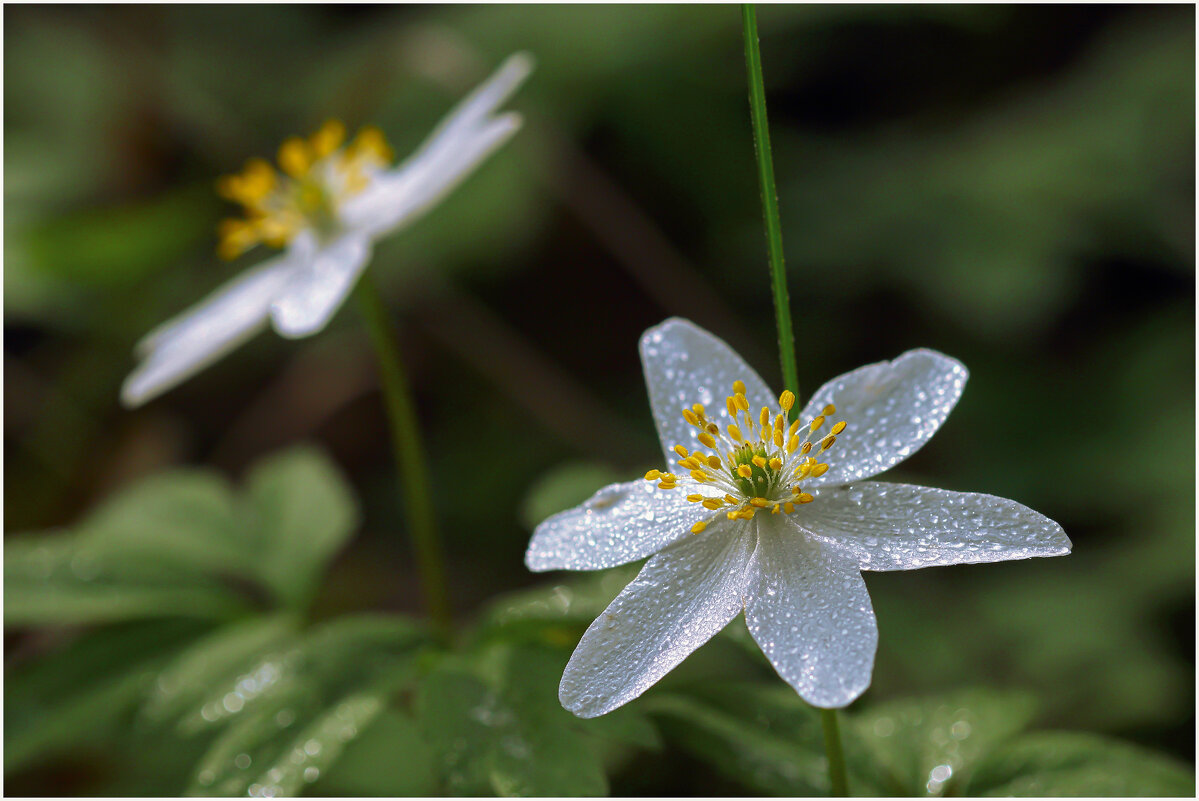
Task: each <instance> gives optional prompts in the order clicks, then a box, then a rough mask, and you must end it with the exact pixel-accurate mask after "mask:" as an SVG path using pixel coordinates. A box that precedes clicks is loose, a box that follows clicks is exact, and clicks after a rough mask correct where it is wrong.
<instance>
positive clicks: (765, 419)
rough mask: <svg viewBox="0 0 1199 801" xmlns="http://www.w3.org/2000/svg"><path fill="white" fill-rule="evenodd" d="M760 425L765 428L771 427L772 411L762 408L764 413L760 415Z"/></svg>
mask: <svg viewBox="0 0 1199 801" xmlns="http://www.w3.org/2000/svg"><path fill="white" fill-rule="evenodd" d="M758 424H759V425H761V426H762V428H765V427H766V426H768V425H770V410H769V409H767V408H766V407H765V406H763V407H762V413H761V414H759V415H758Z"/></svg>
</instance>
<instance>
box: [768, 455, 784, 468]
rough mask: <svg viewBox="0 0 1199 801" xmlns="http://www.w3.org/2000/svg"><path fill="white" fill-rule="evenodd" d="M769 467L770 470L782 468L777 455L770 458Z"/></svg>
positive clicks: (780, 460) (781, 461) (781, 462)
mask: <svg viewBox="0 0 1199 801" xmlns="http://www.w3.org/2000/svg"><path fill="white" fill-rule="evenodd" d="M770 469H771V470H782V469H783V460H782V459H780V458H779V457H777V456H775V457H774V458H773V459H771V460H770Z"/></svg>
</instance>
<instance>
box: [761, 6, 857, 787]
mask: <svg viewBox="0 0 1199 801" xmlns="http://www.w3.org/2000/svg"><path fill="white" fill-rule="evenodd" d="M741 22H742V32H743V33H744V35H745V71H746V73H748V75H749V110H750V117H751V118H752V119H753V128H754V150H755V152H756V153H757V156H758V183H759V184H760V185H761V188H762V217H763V219H765V221H766V252H767V255H768V256H769V259H770V282H771V290H772V291H773V294H774V313H775V317H776V318H777V320H778V329H779V361H780V362H781V364H782V368H783V385H784V386H785V387H786V388H787V389H789V390H791V391H792V392H794V393H795V398H796V403H795V406H794V407H792V408H793V409H794V412H793V413H794V414H798V412H799V410H800V409H802V408H803V406H802V404H801V403H800V402H799V372H798V370H797V369H796V366H795V334H794V332H793V331H792V328H791V306H790V302H789V300H788V298H787V271H786V267H785V266H784V265H783V231H782V226H781V225H780V223H779V200H778V191H777V190H776V189H775V186H774V158H773V156H772V154H771V151H770V129H769V126H768V124H767V122H766V89H765V86H764V84H763V81H762V54H761V51H760V50H759V47H758V14H757V11H756V10H755V9H754V6H753V5H752V4H750V3H746V4H744V5H742V6H741ZM820 721H821V725H822V728H823V729H824V752H825V755H826V756H827V757H828V776H829V784H830V786H831V787H832V794H833V795H834V796H839V797H844V796H848V795H849V780H848V778H847V776H846V772H845V755H844V753H843V752H842V751H841V732H840V731H839V729H838V726H837V710H835V709H822V710H820Z"/></svg>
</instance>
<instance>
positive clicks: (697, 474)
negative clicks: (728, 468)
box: [691, 470, 712, 484]
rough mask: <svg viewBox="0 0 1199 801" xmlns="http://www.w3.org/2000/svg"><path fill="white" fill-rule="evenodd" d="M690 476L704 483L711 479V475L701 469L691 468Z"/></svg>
mask: <svg viewBox="0 0 1199 801" xmlns="http://www.w3.org/2000/svg"><path fill="white" fill-rule="evenodd" d="M691 477H692V478H694V479H695V480H696V481H698V482H699V483H701V484H706V483H708V482H709V481H711V480H712V477H711V476H710V475H708V474H707V473H705V472H704V471H703V470H692V471H691Z"/></svg>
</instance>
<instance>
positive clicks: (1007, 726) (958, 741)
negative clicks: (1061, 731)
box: [849, 689, 1036, 796]
mask: <svg viewBox="0 0 1199 801" xmlns="http://www.w3.org/2000/svg"><path fill="white" fill-rule="evenodd" d="M1035 708H1036V704H1035V703H1034V702H1033V700H1032V699H1031V698H1030V697H1028V696H1027V695H1024V694H1022V693H1014V692H1000V691H995V690H981V689H980V690H963V691H959V692H954V693H948V694H945V695H940V696H933V697H929V698H921V699H913V700H900V701H892V702H888V703H884V704H879V705H877V706H873V707H868V708H867V709H865V710H864V711H863V712H861V713H859V714H856V715H854V716H852V717H851V718H849V722H850V726H851V727H852V734H853V735H856V744H857V745H860V746H861V747H862V749H863V752H864V753H863V754H862V756H864V758H865V760H866V761H868V762H869V763H871V764H872V765H873V766H874V767H875V768H876V769H882V770H883V771H884V772H885V773H886V774H887V775H888V776H889V779H890V783H891V786H892V789H893V790H894V791H896V792H898V793H900V794H902V795H925V796H927V795H941V794H943V793H944V792H946V790H947V789H952V788H955V787H959V786H960V785H961V783H962V782H963V781H965V778H966V776H967V775H968V774H969V772H970V770H971V768H972V767H973V765H974V763H975V762H976V761H977V760H978V759H979V757H981V756H982V755H984V754H985V753H987V752H988V751H989V750H990V749H992V748H994V747H995V746H996V745H998V744H999V743H1002V742H1003V741H1005V740H1008V739H1010V738H1011V737H1012V736H1014V735H1016V734H1017V733H1019V732H1020V731H1022V730H1023V729H1024V728H1025V727H1027V726H1028V724H1029V723H1030V722H1031V721H1032V718H1033V714H1034V711H1035ZM858 764H862V763H861V762H858Z"/></svg>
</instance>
